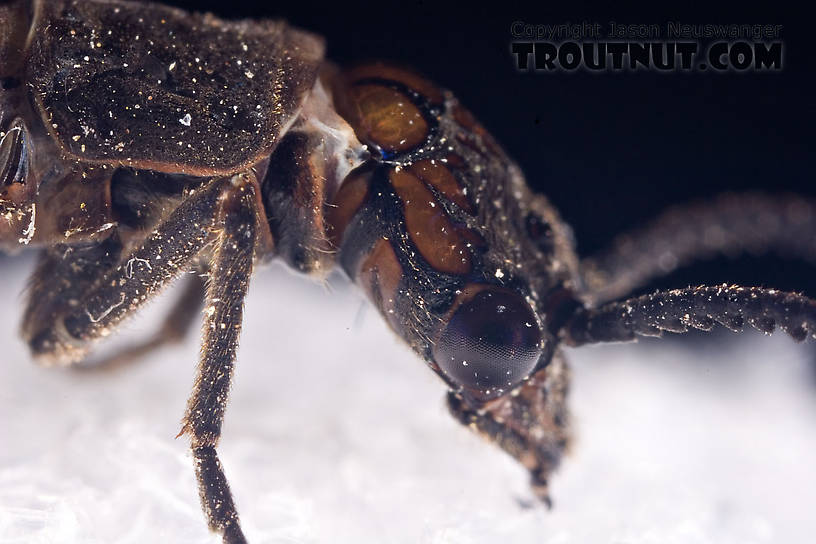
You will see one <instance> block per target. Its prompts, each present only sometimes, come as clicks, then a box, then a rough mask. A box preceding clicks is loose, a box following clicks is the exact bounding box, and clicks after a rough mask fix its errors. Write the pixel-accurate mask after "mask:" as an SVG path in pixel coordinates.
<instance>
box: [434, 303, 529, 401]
mask: <svg viewBox="0 0 816 544" xmlns="http://www.w3.org/2000/svg"><path fill="white" fill-rule="evenodd" d="M541 336H542V335H541V330H540V329H539V327H538V321H537V320H536V318H535V315H534V314H533V311H532V309H531V308H530V305H529V304H527V301H526V300H524V298H523V297H521V296H520V295H518V294H516V293H513V292H509V291H505V290H503V289H493V288H487V289H483V290H481V291H478V292H477V293H476V294H475V295H473V296H472V297H471V298H470V299H469V300H466V301H465V302H463V303H462V304H461V305H460V306H459V307H458V308H457V309H456V310H455V312H454V314H453V315H452V316H451V318H450V321H449V322H448V324H447V326H446V327H445V329H444V331H443V332H442V335H441V336H440V337H439V339H438V340H437V341H436V344H435V345H434V347H433V350H432V351H433V357H434V360H435V361H436V364H437V365H439V367H440V369H442V371H443V372H444V373H445V374H446V375H447V376H448V377H450V378H451V379H452V380H453V381H454V382H456V383H457V384H459V385H461V386H462V387H464V388H465V389H468V390H470V391H472V392H475V393H477V394H482V395H488V396H489V395H490V394H491V393H494V392H495V391H494V390H496V389H502V390H507V389H510V388H512V387H513V386H515V385H516V384H518V383H520V382H521V381H522V380H523V379H524V378H526V377H527V376H529V375H530V373H531V372H532V371H533V369H534V368H535V366H536V364H537V363H538V359H539V357H540V356H541V352H542V345H541Z"/></svg>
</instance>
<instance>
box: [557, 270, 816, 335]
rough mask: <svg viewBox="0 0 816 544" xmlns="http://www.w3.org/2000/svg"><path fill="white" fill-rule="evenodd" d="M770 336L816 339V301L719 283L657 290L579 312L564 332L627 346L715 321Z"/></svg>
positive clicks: (706, 328) (705, 326)
mask: <svg viewBox="0 0 816 544" xmlns="http://www.w3.org/2000/svg"><path fill="white" fill-rule="evenodd" d="M746 322H747V323H749V324H750V325H752V326H753V327H754V328H756V329H758V330H760V331H762V332H765V333H768V334H770V333H771V332H773V330H774V329H775V328H776V327H777V326H779V328H781V329H782V330H783V331H785V332H786V333H788V334H789V335H790V336H791V337H792V338H793V339H794V340H796V341H797V342H801V341H802V340H804V339H806V338H807V337H808V336H813V337H816V300H813V299H810V298H807V297H805V296H802V295H799V294H796V293H786V292H783V291H778V290H776V289H763V288H760V287H739V286H736V285H730V286H729V285H725V284H723V285H720V286H706V285H702V286H699V287H689V288H686V289H675V290H672V291H658V292H656V293H653V294H651V295H644V296H641V297H637V298H632V299H629V300H624V301H621V302H612V303H609V304H606V305H605V306H602V307H601V308H598V309H581V310H579V311H578V312H577V313H576V314H575V315H574V316H573V317H572V318H571V319H570V320H569V321H568V322H567V324H566V326H565V327H564V329H563V330H562V335H563V337H564V341H565V342H566V343H567V344H568V345H571V346H580V345H583V344H593V343H598V342H625V341H630V340H634V339H635V337H636V336H660V335H661V334H662V333H663V331H669V332H675V333H682V332H687V331H688V330H689V329H692V328H693V329H699V330H703V331H710V330H711V329H712V328H713V327H714V324H715V323H719V324H721V325H723V326H725V327H727V328H728V329H731V330H732V331H734V332H739V331H741V330H742V328H743V326H744V324H745V323H746Z"/></svg>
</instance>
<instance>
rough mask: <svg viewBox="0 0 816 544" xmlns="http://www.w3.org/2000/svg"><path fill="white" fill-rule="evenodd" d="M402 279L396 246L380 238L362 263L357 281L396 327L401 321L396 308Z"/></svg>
mask: <svg viewBox="0 0 816 544" xmlns="http://www.w3.org/2000/svg"><path fill="white" fill-rule="evenodd" d="M401 279H402V267H401V266H400V263H399V260H398V259H397V254H396V253H394V248H393V247H391V243H390V242H389V241H388V240H385V239H380V240H378V241H377V243H376V244H374V247H373V248H372V249H371V252H370V253H369V254H368V256H367V257H366V258H365V260H364V261H363V263H362V264H361V265H360V271H359V272H358V277H357V283H358V285H361V286H362V287H363V289H364V290H365V291H366V293H368V296H369V298H370V299H371V301H372V302H374V304H375V305H376V306H377V307H378V308H379V309H380V311H381V312H382V313H383V315H384V316H386V318H387V319H388V321H389V323H391V325H392V326H393V327H394V328H397V326H398V323H399V321H398V319H397V315H396V313H395V310H396V298H397V293H398V291H399V284H400V280H401Z"/></svg>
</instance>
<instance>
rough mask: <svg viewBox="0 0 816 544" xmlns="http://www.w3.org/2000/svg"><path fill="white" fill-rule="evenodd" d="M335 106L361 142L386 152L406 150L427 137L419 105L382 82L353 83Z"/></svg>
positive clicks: (426, 126)
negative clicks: (380, 83)
mask: <svg viewBox="0 0 816 544" xmlns="http://www.w3.org/2000/svg"><path fill="white" fill-rule="evenodd" d="M337 106H338V111H339V112H340V114H341V115H342V116H343V117H344V118H345V119H346V120H347V121H348V122H349V124H351V126H352V127H353V128H354V132H355V133H356V134H357V137H358V138H359V139H360V140H361V141H363V142H366V143H371V144H374V145H377V146H379V147H381V148H383V149H387V150H389V151H395V152H401V151H407V150H409V149H412V148H414V147H416V146H417V145H419V144H421V143H422V142H423V141H424V140H425V138H426V137H427V136H428V123H427V122H426V121H425V119H424V118H423V117H422V113H421V112H420V111H419V108H417V107H416V106H415V105H414V104H413V103H412V102H411V100H409V98H408V97H407V96H405V95H404V94H403V93H401V92H399V91H397V90H395V89H390V88H388V87H386V86H384V85H379V84H362V85H354V86H352V87H350V88H349V89H348V93H347V95H346V96H345V97H344V98H343V99H342V100H340V101H338V104H337Z"/></svg>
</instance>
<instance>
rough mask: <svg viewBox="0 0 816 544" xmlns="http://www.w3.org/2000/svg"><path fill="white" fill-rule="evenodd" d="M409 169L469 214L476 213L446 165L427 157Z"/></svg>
mask: <svg viewBox="0 0 816 544" xmlns="http://www.w3.org/2000/svg"><path fill="white" fill-rule="evenodd" d="M408 170H410V171H411V172H412V173H413V174H415V175H416V176H417V177H418V178H419V179H421V180H422V181H424V182H425V183H427V184H429V185H433V186H434V187H435V188H436V189H437V190H438V191H439V192H440V193H442V194H443V195H445V196H446V197H448V198H449V199H450V200H451V201H452V202H454V203H455V204H456V205H457V206H459V207H460V208H462V209H463V210H465V211H466V212H468V213H469V214H473V213H474V211H475V210H474V208H473V204H471V202H470V200H468V197H467V195H466V194H465V191H464V189H462V187H461V186H460V185H459V182H458V181H457V180H456V177H454V175H453V174H452V173H451V171H450V170H448V168H447V167H446V166H445V165H443V164H441V163H439V162H436V161H431V160H429V159H425V160H421V161H419V162H415V163H414V164H412V165H411V166H410V167H409V168H408Z"/></svg>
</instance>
